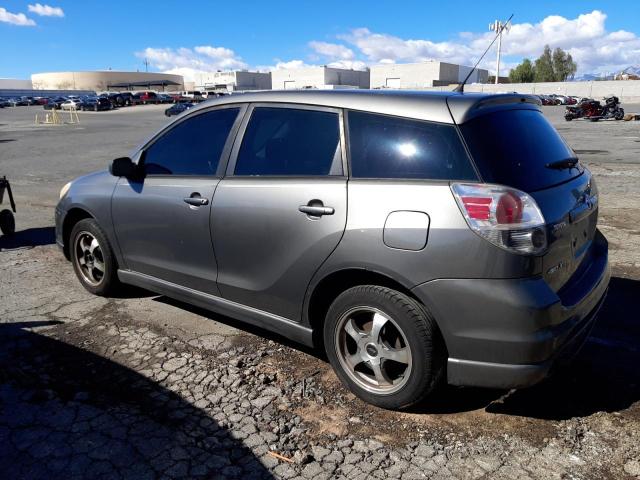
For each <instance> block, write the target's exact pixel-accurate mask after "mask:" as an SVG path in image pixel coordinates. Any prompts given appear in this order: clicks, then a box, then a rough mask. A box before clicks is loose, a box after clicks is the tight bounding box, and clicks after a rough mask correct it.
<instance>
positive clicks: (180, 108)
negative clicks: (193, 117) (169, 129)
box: [164, 102, 194, 117]
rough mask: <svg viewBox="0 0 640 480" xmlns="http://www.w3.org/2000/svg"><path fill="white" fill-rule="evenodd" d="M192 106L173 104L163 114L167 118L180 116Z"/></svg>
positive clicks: (183, 103) (188, 104) (184, 103)
mask: <svg viewBox="0 0 640 480" xmlns="http://www.w3.org/2000/svg"><path fill="white" fill-rule="evenodd" d="M193 105H194V104H193V103H187V102H182V103H175V104H173V105H171V106H170V107H169V108H167V109H166V110H165V111H164V114H165V115H166V116H167V117H171V116H172V115H180V114H181V113H182V112H184V111H185V110H189V109H190V108H191V107H193Z"/></svg>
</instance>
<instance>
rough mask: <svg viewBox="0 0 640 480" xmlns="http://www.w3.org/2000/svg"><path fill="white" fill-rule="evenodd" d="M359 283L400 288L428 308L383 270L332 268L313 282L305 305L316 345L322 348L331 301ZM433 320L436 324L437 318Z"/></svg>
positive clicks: (306, 320) (305, 317)
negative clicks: (323, 332)
mask: <svg viewBox="0 0 640 480" xmlns="http://www.w3.org/2000/svg"><path fill="white" fill-rule="evenodd" d="M359 285H378V286H381V287H387V288H391V289H393V290H397V291H399V292H401V293H404V294H405V295H407V296H408V297H409V298H412V299H413V300H415V301H416V302H418V303H419V304H420V305H422V306H423V307H424V308H427V307H426V305H424V303H423V302H422V301H421V300H420V299H419V298H418V297H417V296H416V295H415V294H414V293H413V292H412V291H411V289H410V288H409V287H407V286H405V285H403V284H402V283H400V282H398V281H397V280H395V279H393V278H391V277H390V276H388V275H386V274H384V273H380V272H376V271H373V270H367V269H364V268H346V269H342V270H337V271H334V272H331V273H329V274H327V275H325V276H324V277H323V278H322V279H321V280H319V281H318V282H317V283H315V284H314V285H313V287H312V289H311V293H310V294H309V295H308V298H307V301H306V305H305V310H304V321H305V323H307V324H308V325H309V326H310V327H311V329H312V331H313V344H314V346H315V347H317V348H323V339H322V336H323V335H322V327H323V325H324V321H325V317H326V314H327V311H328V310H329V306H330V305H331V303H332V302H333V301H334V300H335V299H336V298H337V297H338V295H340V294H341V293H342V292H344V291H345V290H347V289H349V288H352V287H356V286H359ZM427 310H428V309H427ZM434 320H435V322H436V325H437V324H438V322H437V320H436V319H434Z"/></svg>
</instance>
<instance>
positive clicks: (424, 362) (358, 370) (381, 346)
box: [324, 285, 446, 410]
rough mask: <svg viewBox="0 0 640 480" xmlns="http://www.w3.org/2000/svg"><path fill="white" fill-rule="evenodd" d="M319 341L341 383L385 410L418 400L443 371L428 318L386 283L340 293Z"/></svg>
mask: <svg viewBox="0 0 640 480" xmlns="http://www.w3.org/2000/svg"><path fill="white" fill-rule="evenodd" d="M324 343H325V348H326V353H327V356H328V358H329V361H330V362H331V365H332V366H333V369H334V370H335V372H336V374H337V375H338V378H340V380H341V381H342V383H343V384H345V385H346V386H347V387H348V388H349V389H350V390H351V391H352V392H353V393H354V394H355V395H356V396H358V397H359V398H361V399H362V400H364V401H366V402H368V403H371V404H373V405H376V406H378V407H382V408H386V409H393V410H399V409H405V408H407V407H410V406H411V405H414V404H416V403H419V402H420V401H422V400H423V399H424V398H425V397H427V396H428V395H429V394H430V393H431V392H432V391H433V390H434V389H435V388H436V387H437V385H438V384H439V383H440V380H441V379H442V377H443V374H444V371H445V365H446V353H445V348H444V343H443V341H442V339H441V337H440V334H439V331H438V328H437V326H436V324H435V321H434V320H433V318H432V317H431V316H430V315H429V313H428V312H427V311H426V310H425V309H424V307H423V306H422V305H420V304H419V303H418V302H417V301H415V300H414V299H412V298H411V297H409V296H407V295H405V294H403V293H400V292H398V291H396V290H392V289H390V288H386V287H381V286H376V285H363V286H358V287H353V288H350V289H348V290H346V291H344V292H343V293H342V294H340V295H339V296H338V297H337V298H336V299H335V300H334V302H333V303H332V304H331V306H330V307H329V311H328V312H327V317H326V321H325V324H324Z"/></svg>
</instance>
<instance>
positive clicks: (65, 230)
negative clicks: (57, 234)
mask: <svg viewBox="0 0 640 480" xmlns="http://www.w3.org/2000/svg"><path fill="white" fill-rule="evenodd" d="M85 218H93V219H95V217H94V216H93V215H92V214H91V213H90V212H89V211H88V210H85V209H84V208H80V207H73V208H71V209H70V210H69V211H68V212H67V214H66V215H65V217H64V221H63V223H62V242H63V248H62V251H63V252H64V256H65V258H66V259H67V260H70V259H71V254H70V251H69V242H70V237H71V230H73V227H74V226H75V224H76V223H78V222H79V221H80V220H84V219H85Z"/></svg>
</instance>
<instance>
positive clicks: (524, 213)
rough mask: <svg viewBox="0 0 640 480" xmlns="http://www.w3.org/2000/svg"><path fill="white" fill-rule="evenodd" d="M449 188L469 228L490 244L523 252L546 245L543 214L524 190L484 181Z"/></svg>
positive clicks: (536, 251) (540, 249)
mask: <svg viewBox="0 0 640 480" xmlns="http://www.w3.org/2000/svg"><path fill="white" fill-rule="evenodd" d="M451 191H452V192H453V195H454V197H455V199H456V201H457V202H458V206H459V207H460V210H461V211H462V214H463V215H464V218H465V220H466V221H467V224H469V227H471V229H472V230H473V231H474V232H476V233H477V234H479V235H480V236H481V237H483V238H485V239H486V240H488V241H489V242H491V243H493V244H494V245H496V246H498V247H500V248H504V249H505V250H509V251H511V252H515V253H520V254H526V255H539V254H541V253H542V252H544V251H545V249H546V248H547V233H546V228H545V220H544V217H543V215H542V212H541V211H540V209H539V208H538V205H537V204H536V201H535V200H534V199H533V198H531V197H530V196H529V195H527V194H526V193H524V192H521V191H520V190H516V189H513V188H509V187H505V186H502V185H490V184H484V183H454V184H452V185H451Z"/></svg>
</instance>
